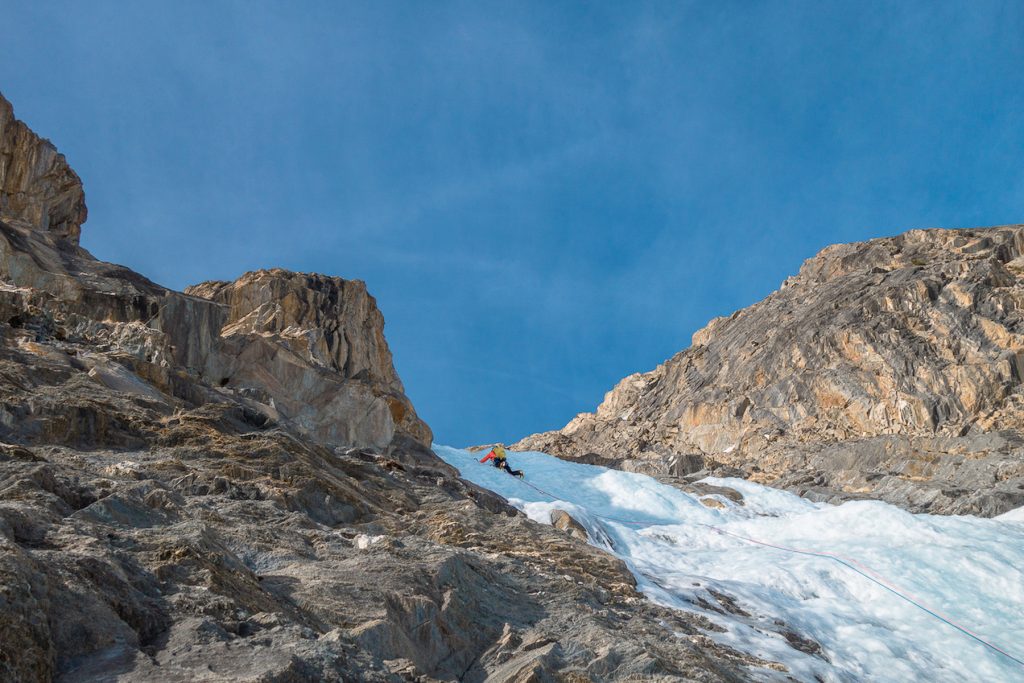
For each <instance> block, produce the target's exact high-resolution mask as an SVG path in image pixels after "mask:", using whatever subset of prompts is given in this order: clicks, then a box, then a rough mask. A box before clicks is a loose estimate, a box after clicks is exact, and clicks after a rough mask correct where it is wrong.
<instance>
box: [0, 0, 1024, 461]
mask: <svg viewBox="0 0 1024 683" xmlns="http://www.w3.org/2000/svg"><path fill="white" fill-rule="evenodd" d="M1022 8H1024V5H1022V4H1021V3H1019V2H1006V3H1001V2H983V1H972V2H953V3H943V2H921V3H917V2H910V1H899V2H889V3H873V2H810V1H806V2H788V3H787V2H736V3H732V2H722V1H714V2H711V1H706V2H692V3H691V2H665V3H642V2H633V1H630V2H621V1H618V0H616V1H614V2H605V3H600V2H593V3H592V2H586V3H585V2H579V3H558V2H536V3H531V2H512V1H509V2H503V3H490V2H481V1H473V2H465V3H461V2H453V3H449V2H403V3H386V2H367V3H356V2H346V3H341V2H333V1H332V2H322V3H317V2H280V3H270V2H255V1H247V2H234V3H232V2H142V1H136V0H133V1H130V2H129V1H125V2H113V1H110V0H107V1H103V2H91V3H84V2H68V3H61V2H40V1H38V0H30V1H25V2H15V1H12V0H0V24H2V29H0V33H2V39H0V91H2V92H3V93H4V94H5V95H6V96H7V97H8V99H10V100H11V101H12V102H13V103H14V106H15V111H16V112H17V114H18V116H19V117H20V118H22V119H23V120H25V121H27V122H28V123H29V125H31V126H32V127H33V128H34V129H35V130H36V131H37V132H39V133H40V134H42V135H45V136H47V137H49V138H51V139H52V140H53V141H54V142H55V143H56V144H57V145H58V147H59V148H60V149H61V151H63V152H64V153H65V154H66V155H67V157H68V159H69V160H70V162H71V163H72V165H73V166H74V168H75V169H76V170H77V171H78V172H79V174H80V175H81V176H82V178H83V180H84V182H85V185H86V193H87V201H88V204H89V213H90V218H89V222H88V223H87V224H86V226H85V228H84V231H83V239H82V242H83V245H84V246H86V247H87V248H88V249H90V250H91V251H92V252H93V253H94V254H96V256H98V257H99V258H102V259H104V260H108V261H114V262H118V263H123V264H125V265H128V266H130V267H132V268H134V269H135V270H138V271H140V272H142V273H143V274H145V275H147V276H149V277H150V278H152V279H154V280H156V281H158V282H160V283H162V284H165V285H168V286H171V287H174V288H179V289H180V288H183V287H185V286H186V285H188V284H191V283H194V282H199V281H202V280H207V279H232V278H235V277H237V276H238V275H240V274H241V273H242V272H244V271H246V270H251V269H255V268H264V267H271V266H282V267H285V268H290V269H293V270H300V271H320V272H324V273H329V274H333V275H340V276H342V277H346V278H361V279H363V280H365V281H366V282H367V284H368V285H369V288H370V291H371V292H372V293H373V294H374V295H376V297H377V300H378V303H379V304H380V306H381V308H382V310H383V311H384V315H385V318H386V320H387V327H386V334H387V337H388V340H389V342H390V344H391V348H392V351H393V352H394V356H395V363H396V365H397V368H398V371H399V373H400V375H401V376H402V378H403V380H404V381H405V384H406V389H407V392H408V393H409V395H410V397H411V398H412V400H413V402H414V403H415V405H416V407H417V409H418V411H419V412H420V414H421V415H422V416H423V417H425V419H426V420H427V421H428V422H429V423H430V425H431V426H432V427H433V428H434V431H435V433H436V435H437V441H438V442H441V443H450V444H454V445H463V444H471V443H479V442H487V441H494V440H503V441H513V440H515V439H517V438H519V437H521V436H524V435H526V434H529V433H532V432H535V431H540V430H544V429H552V428H557V427H561V426H562V425H564V424H565V423H566V422H567V421H568V420H569V419H571V418H572V417H573V416H574V415H575V414H576V413H577V412H580V411H583V410H592V409H593V408H594V407H595V406H596V405H597V404H598V403H599V402H600V400H601V398H602V396H603V394H604V392H605V391H607V390H608V389H610V388H611V387H612V386H613V385H614V384H615V382H617V381H618V380H619V379H621V378H622V377H624V376H625V375H627V374H630V373H633V372H638V371H643V370H648V369H650V368H652V367H653V366H655V365H656V364H658V363H659V362H661V361H663V360H664V359H665V358H667V357H669V356H671V355H672V354H674V353H675V352H677V351H679V350H681V349H683V348H685V347H686V346H688V345H689V343H690V335H691V334H692V333H693V332H694V331H695V330H697V329H699V328H700V327H702V326H703V325H704V324H705V323H706V322H707V321H708V320H709V319H710V318H712V317H714V316H717V315H724V314H729V313H731V312H732V311H734V310H736V309H737V308H740V307H743V306H747V305H749V304H751V303H753V302H755V301H757V300H758V299H761V298H763V297H764V296H766V295H767V294H768V293H770V292H771V291H772V290H774V289H775V288H776V287H777V286H778V285H779V284H780V283H781V282H782V280H783V279H785V278H786V277H787V276H788V275H791V274H793V273H795V272H796V270H797V269H798V268H799V266H800V263H801V262H802V261H803V260H804V259H806V258H808V257H810V256H812V255H813V254H814V253H815V252H816V251H817V250H819V249H820V248H822V247H824V246H826V245H828V244H831V243H835V242H845V241H853V240H861V239H867V238H871V237H877V236H883V235H892V234H896V233H899V232H902V231H904V230H907V229H910V228H919V227H931V226H943V227H966V226H976V225H993V224H999V223H1013V222H1024V39H1022V36H1024V9H1022Z"/></svg>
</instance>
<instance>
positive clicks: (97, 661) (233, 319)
mask: <svg viewBox="0 0 1024 683" xmlns="http://www.w3.org/2000/svg"><path fill="white" fill-rule="evenodd" d="M9 111H10V107H9V105H8V104H7V102H6V101H4V100H3V99H2V98H0V112H9ZM6 116H7V118H6V119H4V124H3V125H4V131H5V133H4V136H5V137H4V140H5V141H6V140H7V139H8V137H7V136H8V135H9V133H7V131H9V130H15V131H18V132H17V134H16V135H14V134H10V135H13V138H12V139H15V140H28V141H29V143H31V144H29V143H25V142H17V144H14V145H13V146H10V147H8V146H7V144H8V143H6V142H5V143H4V144H5V147H4V151H5V154H7V153H8V151H7V150H8V149H10V150H12V151H10V152H9V154H10V157H5V161H4V163H5V164H6V166H5V168H8V169H11V168H14V169H27V168H31V169H37V170H38V169H43V170H44V171H45V172H35V171H33V172H32V173H29V174H28V175H24V174H23V173H22V172H21V171H18V173H17V174H15V175H16V176H17V179H16V180H11V181H10V183H11V184H8V181H7V180H5V181H4V183H3V184H0V188H2V196H0V202H2V206H4V207H6V208H5V209H4V213H3V214H2V215H0V680H12V681H23V682H34V681H51V680H56V681H68V682H70V681H75V682H76V683H81V682H89V681H96V682H98V681H104V682H106V681H147V682H150V681H156V682H159V681H167V682H170V681H225V680H232V681H263V682H270V681H278V682H285V681H356V680H358V681H402V680H414V681H432V680H446V681H454V680H462V681H482V680H485V679H487V680H500V681H521V682H523V683H525V682H527V681H555V680H563V681H570V680H619V679H630V680H636V679H639V678H643V679H644V680H652V681H658V680H664V681H668V680H682V679H685V680H694V681H738V680H743V679H745V678H747V675H746V674H747V673H748V672H749V671H750V670H751V669H750V667H756V668H757V669H758V670H763V669H764V668H765V667H768V668H774V669H775V670H781V667H780V666H779V665H778V664H775V663H772V662H765V661H760V660H757V659H756V658H753V657H750V656H747V655H742V654H740V653H737V652H735V651H733V650H730V649H729V648H726V647H723V646H720V645H716V644H714V643H713V642H712V641H710V640H709V639H708V637H707V636H706V635H705V634H706V633H707V632H708V631H711V630H715V629H716V628H717V627H716V626H714V625H713V624H712V623H711V622H709V621H708V620H706V619H704V618H702V617H700V616H698V615H694V614H687V613H682V612H676V611H672V610H667V609H663V608H660V607H657V606H655V605H653V604H651V603H650V602H648V601H646V600H645V599H643V598H642V597H641V596H640V595H639V594H637V593H636V590H635V583H634V579H633V576H632V575H631V574H630V572H629V570H628V569H627V568H626V567H625V566H624V565H623V563H621V562H620V561H618V560H616V559H615V558H613V557H612V556H610V555H608V554H605V553H603V552H601V551H599V550H597V549H596V548H594V547H592V546H590V545H588V544H586V543H585V542H583V541H581V540H579V539H575V538H572V537H571V536H569V535H567V534H565V533H563V532H561V531H559V530H557V529H554V528H552V527H548V526H543V525H538V524H535V523H533V522H530V521H528V520H527V519H526V518H525V517H524V516H523V515H521V514H520V513H518V512H517V511H516V510H515V509H513V508H511V507H509V506H508V504H507V503H506V502H505V501H504V500H502V499H500V498H498V497H497V496H495V495H494V494H491V493H489V492H487V491H484V490H482V489H479V488H477V487H475V486H473V485H471V484H468V483H467V482H465V481H463V480H461V479H460V478H459V477H458V476H456V472H455V471H454V470H453V469H452V468H451V467H449V466H448V465H446V464H445V463H443V462H442V461H441V460H439V459H438V458H437V457H436V456H434V454H433V453H432V452H430V451H429V450H428V449H427V448H426V445H427V444H429V441H430V432H429V429H428V428H427V427H426V426H425V425H424V424H423V423H422V422H421V421H419V419H418V418H417V417H416V415H415V412H414V411H413V409H412V405H411V404H410V403H409V401H408V399H407V398H406V397H405V395H404V393H403V391H402V385H401V383H400V381H399V380H398V377H397V375H396V374H395V371H394V368H393V367H392V365H391V357H390V353H389V352H388V349H387V345H386V343H385V341H384V336H383V319H382V317H381V315H380V313H379V312H378V311H377V309H376V306H375V304H374V302H373V299H372V298H371V297H370V296H369V295H368V294H367V292H366V289H365V286H364V285H363V284H362V283H358V282H352V281H343V280H339V279H336V278H326V277H323V276H316V275H303V274H295V273H287V272H285V271H261V272H257V273H250V274H247V275H245V276H243V277H242V278H240V279H239V280H238V281H236V282H234V283H206V284H203V285H198V286H196V287H194V288H191V289H190V290H189V293H186V294H182V293H178V292H173V291H170V290H167V289H166V288H163V287H160V286H159V285H156V284H155V283H152V282H150V281H149V280H147V279H145V278H144V277H142V276H140V275H137V274H135V273H133V272H131V271H129V270H127V269H125V268H121V267H119V266H114V265H110V264H106V263H102V262H99V261H97V260H95V259H94V258H93V257H92V256H91V255H90V254H89V253H88V252H86V251H85V250H83V249H81V248H80V247H79V246H78V244H77V235H78V232H77V229H78V223H75V220H78V221H79V223H80V220H84V203H81V202H80V195H74V193H73V192H71V193H69V191H68V188H67V187H66V181H67V178H70V177H73V174H71V172H70V171H69V170H68V171H66V172H65V171H61V170H60V168H58V167H55V166H53V165H52V164H53V163H56V162H53V161H52V159H56V158H57V157H52V158H51V161H49V162H46V163H45V164H41V163H40V162H38V161H34V160H33V159H34V157H32V155H33V154H36V153H37V152H38V149H39V147H38V145H39V144H42V143H39V142H38V138H35V137H34V136H32V135H30V133H28V132H27V129H26V128H24V126H23V125H22V124H20V123H17V122H13V119H12V118H11V117H10V115H9V114H7V115H6ZM12 122H13V123H12ZM33 140H34V141H36V142H32V141H33ZM33 145H36V146H33ZM23 155H28V156H29V158H27V159H26V158H22V156H23ZM47 164H51V165H50V166H47ZM60 164H63V160H62V159H61V160H60ZM61 168H66V167H61ZM46 169H49V170H46ZM55 169H56V170H55ZM19 174H21V175H19ZM14 177H15V176H11V175H8V176H5V178H14ZM10 188H14V189H10ZM79 191H80V188H79ZM72 197H77V199H75V200H74V201H68V202H65V199H67V198H72ZM62 198H63V199H62ZM76 202H77V203H76ZM79 204H80V205H81V207H83V208H82V211H81V212H80V213H76V211H75V210H71V209H74V207H75V206H78V205H79ZM65 209H67V210H65ZM8 211H10V212H12V213H8ZM76 217H77V218H76ZM73 219H74V220H73ZM62 226H63V227H62ZM71 226H74V227H73V228H72V227H71ZM310 407H311V408H310Z"/></svg>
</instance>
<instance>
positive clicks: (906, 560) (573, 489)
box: [434, 445, 1024, 681]
mask: <svg viewBox="0 0 1024 683" xmlns="http://www.w3.org/2000/svg"><path fill="white" fill-rule="evenodd" d="M434 451H435V452H436V453H437V454H438V456H440V457H441V458H442V459H444V460H445V461H446V462H448V463H449V464H451V465H453V466H455V467H456V468H458V470H459V471H460V473H461V474H462V476H463V477H464V478H465V479H468V480H470V481H472V482H474V483H476V484H478V485H480V486H483V487H485V488H488V489H491V490H493V491H495V492H497V493H499V494H501V495H502V496H504V497H505V498H506V499H508V500H509V502H510V503H512V504H513V505H514V506H516V507H517V508H519V509H521V510H523V511H524V512H525V513H526V514H527V515H528V516H529V517H530V518H531V519H533V520H536V521H538V522H541V523H545V524H547V523H549V515H550V511H551V510H552V509H555V508H559V509H562V510H565V511H566V512H568V513H569V514H571V515H572V516H573V517H574V518H576V519H577V520H578V521H579V522H580V523H581V524H583V525H584V526H585V527H586V528H587V531H588V533H589V535H590V539H591V542H592V543H594V544H595V545H597V546H599V547H602V548H604V549H606V550H608V551H609V552H612V553H614V554H615V555H617V556H618V557H620V558H622V559H623V560H624V561H625V562H626V563H627V565H628V566H629V567H630V569H631V570H632V572H633V574H634V575H635V576H636V578H637V582H638V586H639V588H640V590H641V591H643V592H644V593H645V594H646V595H647V596H648V597H649V598H650V599H651V600H653V601H655V602H657V603H660V604H662V605H666V606H669V607H673V608H676V609H681V610H687V611H693V612H700V613H701V614H703V615H704V616H706V617H709V618H711V619H712V620H713V621H715V622H716V623H718V624H719V625H721V626H723V627H724V628H725V629H726V632H725V633H708V635H709V636H710V637H712V638H714V639H715V640H716V641H718V642H720V643H722V644H725V645H729V646H732V647H735V648H736V649H739V650H742V651H744V652H748V653H750V654H753V655H756V656H759V657H763V658H765V659H770V660H774V661H778V662H781V663H783V664H785V665H786V666H788V667H789V668H790V675H792V676H793V677H795V678H797V679H799V680H801V681H804V680H806V681H814V680H815V677H816V676H817V677H818V678H820V679H821V680H823V681H864V680H872V681H917V680H928V681H1024V510H1015V511H1012V512H1010V513H1007V514H1006V515H1003V516H1001V517H999V518H996V519H981V518H975V517H946V516H934V515H914V514H910V513H907V512H904V511H903V510H901V509H899V508H897V507H894V506H891V505H888V504H885V503H881V502H875V501H855V502H848V503H845V504H842V505H828V504H823V503H813V502H810V501H808V500H805V499H803V498H800V497H798V496H795V495H793V494H790V493H787V492H785V491H779V490H775V489H771V488H767V487H764V486H759V485H757V484H753V483H750V482H746V481H743V480H740V479H714V478H710V479H706V480H704V481H705V482H706V483H709V484H714V485H717V486H722V487H727V488H731V489H734V490H736V491H738V492H740V493H741V494H742V495H743V499H744V500H743V503H742V504H737V503H734V502H732V501H731V500H729V499H728V498H727V497H724V496H712V498H714V499H715V500H717V501H719V502H720V503H721V504H722V505H724V507H722V508H720V509H716V508H712V507H708V506H706V505H705V504H703V503H702V502H700V500H699V498H698V496H694V495H689V494H687V493H684V492H682V491H680V490H678V489H676V488H673V487H671V486H668V485H665V484H661V483H659V482H658V481H657V480H655V479H653V478H651V477H647V476H644V475H640V474H632V473H628V472H620V471H616V470H609V469H606V468H603V467H596V466H592V465H582V464H576V463H570V462H566V461H562V460H559V459H557V458H554V457H552V456H549V455H546V454H544V453H511V452H510V453H509V463H510V464H511V466H512V467H514V468H516V469H522V470H524V471H525V473H526V478H525V480H519V479H517V478H516V477H512V476H510V475H508V474H507V473H505V472H503V471H501V470H498V469H495V468H494V467H491V466H489V465H483V464H480V463H479V462H478V459H479V458H480V457H481V456H482V454H474V453H470V452H468V451H464V450H461V449H455V448H449V447H445V446H437V445H435V446H434ZM702 497H707V496H702ZM712 592H719V593H724V594H727V595H728V596H731V597H732V598H734V599H735V600H736V604H737V606H738V607H740V608H742V610H744V611H745V612H747V613H749V615H750V616H746V617H745V616H741V615H733V614H728V613H727V614H725V615H721V614H718V613H716V612H712V611H709V610H706V609H703V608H701V607H698V606H697V604H696V603H697V602H698V600H701V599H703V600H704V601H706V602H709V603H711V604H713V605H714V604H716V599H715V598H714V596H713V594H712ZM777 620H781V621H783V622H785V627H783V626H780V625H779V624H777V623H776V621H777ZM787 628H788V629H789V630H790V631H792V632H795V633H797V634H799V635H801V636H803V637H805V638H809V639H811V640H813V641H815V642H816V643H818V644H820V646H821V651H820V652H819V653H817V654H811V653H805V652H802V651H800V650H798V649H795V648H794V647H792V646H790V644H789V643H788V642H787V640H786V639H785V637H784V635H783V633H784V632H785V631H786V629H787ZM666 636H671V633H670V632H666ZM805 649H813V647H812V648H805ZM757 675H758V676H760V677H762V678H763V680H783V679H784V678H785V675H782V674H780V673H779V672H775V671H771V670H768V669H764V670H759V671H758V672H757Z"/></svg>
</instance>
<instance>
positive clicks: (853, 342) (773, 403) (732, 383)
mask: <svg viewBox="0 0 1024 683" xmlns="http://www.w3.org/2000/svg"><path fill="white" fill-rule="evenodd" d="M1022 254H1024V226H1016V225H1015V226H1005V227H999V228H989V229H977V230H913V231H910V232H908V233H905V234H903V235H899V236H898V237H893V238H887V239H878V240H872V241H869V242H864V243H859V244H848V245H837V246H832V247H829V248H827V249H825V250H823V251H822V252H821V253H819V254H818V255H817V256H815V257H814V258H812V259H810V260H808V261H807V262H805V263H804V265H803V267H802V268H801V269H800V272H799V273H798V274H797V275H796V276H794V277H791V278H790V279H788V280H786V282H784V283H783V285H782V287H781V288H780V289H779V290H778V291H777V292H775V293H773V294H772V295H770V296H769V297H768V298H766V299H765V300H763V301H761V302H759V303H757V304H755V305H753V306H751V307H749V308H746V309H743V310H740V311H737V312H736V313H734V314H732V315H731V316H729V317H728V318H718V319H715V320H712V321H711V322H710V323H709V324H708V325H707V326H706V327H705V328H704V329H702V330H700V331H699V332H697V333H696V334H694V336H693V343H692V346H691V347H690V348H688V349H686V350H684V351H682V352H680V353H678V354H677V355H675V356H674V357H672V358H671V359H669V360H667V361H666V362H665V363H663V364H662V365H660V366H658V367H657V368H655V369H654V370H652V371H650V372H646V373H640V374H636V375H631V376H629V377H627V378H625V379H624V380H622V381H621V382H620V383H619V384H618V385H617V386H616V387H615V388H614V389H613V390H612V391H610V392H609V393H608V394H607V395H606V396H605V398H604V401H603V402H602V403H601V405H600V406H599V407H598V408H597V410H596V412H594V413H586V414H581V415H579V416H577V417H576V418H575V419H574V420H572V421H571V422H570V423H569V424H568V425H566V427H565V428H563V429H561V430H559V431H556V432H549V433H545V434H537V435H534V436H531V437H528V438H526V439H524V440H522V441H520V442H519V443H518V444H516V445H515V446H514V448H516V449H520V450H527V449H536V450H544V451H547V452H551V453H555V454H559V455H562V456H564V457H569V458H586V459H589V460H591V461H593V462H603V463H606V464H613V465H616V466H618V467H624V468H627V469H637V470H642V471H648V472H651V473H655V474H661V475H669V476H671V475H675V476H686V475H694V474H695V473H699V474H696V475H695V476H700V474H705V473H710V472H718V473H723V474H737V475H740V476H744V477H748V478H751V479H754V480H756V481H759V482H762V483H769V484H772V485H776V486H783V487H788V488H792V489H795V490H797V491H799V492H801V493H803V494H806V495H810V496H814V497H818V498H823V499H842V498H849V497H856V496H860V495H866V496H871V497H878V498H882V499H885V500H887V501H889V502H892V503H895V504H898V505H902V506H904V507H906V508H908V509H910V510H914V511H925V510H927V511H929V512H937V513H973V514H981V515H994V514H999V513H1001V512H1004V511H1006V510H1009V509H1011V508H1014V507H1017V506H1020V505H1024V431H1022V429H1024V391H1022V385H1021V382H1022V378H1024V256H1022ZM689 478H691V479H692V478H693V476H691V477H689Z"/></svg>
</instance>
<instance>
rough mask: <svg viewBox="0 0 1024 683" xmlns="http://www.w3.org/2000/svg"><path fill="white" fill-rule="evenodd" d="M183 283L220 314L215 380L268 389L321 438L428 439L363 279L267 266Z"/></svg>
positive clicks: (370, 441)
mask: <svg viewBox="0 0 1024 683" xmlns="http://www.w3.org/2000/svg"><path fill="white" fill-rule="evenodd" d="M185 291H186V293H187V294H190V295H193V296H197V297H202V298H204V299H209V300H211V301H214V302H216V303H218V304H220V305H222V306H223V307H224V310H225V312H226V315H227V318H226V320H225V324H224V327H223V328H222V329H221V333H220V347H219V349H220V351H221V353H219V354H217V355H215V356H212V357H211V359H210V362H208V364H207V367H206V368H205V373H206V374H207V376H208V377H210V378H213V379H217V381H218V383H219V384H220V385H222V386H225V387H232V388H238V389H240V390H245V389H255V390H258V391H264V392H266V393H267V394H268V395H269V396H271V397H273V398H274V401H275V406H276V408H277V410H279V411H283V412H284V413H286V414H288V415H290V416H291V417H292V419H293V420H295V422H296V423H297V424H298V425H300V426H301V428H302V429H304V430H305V431H307V432H309V433H311V434H314V435H315V436H317V437H318V438H320V439H323V440H325V441H328V442H333V443H345V444H358V445H372V446H376V447H384V446H387V445H388V444H389V443H390V442H391V439H392V438H393V436H394V434H395V432H396V431H399V432H404V433H405V434H407V435H408V436H410V437H412V438H413V439H414V440H415V441H416V442H418V443H419V444H421V445H423V446H427V447H429V446H430V442H431V439H432V437H431V433H430V428H429V427H427V425H426V424H425V423H423V421H421V420H420V419H419V418H418V417H417V416H416V412H415V410H414V409H413V407H412V403H410V402H409V399H408V398H406V396H405V390H404V389H403V387H402V382H401V380H399V378H398V375H397V374H396V373H395V368H394V365H393V364H392V360H391V351H390V350H389V349H388V345H387V341H385V339H384V316H383V315H381V313H380V311H379V310H378V308H377V304H376V301H374V299H373V297H372V296H370V294H369V293H368V292H367V291H366V285H365V284H364V283H363V282H361V281H359V280H343V279H341V278H337V277H328V276H324V275H317V274H308V273H292V272H289V271H286V270H281V269H274V270H261V271H258V272H254V273H247V274H245V275H243V276H242V277H240V278H239V279H238V280H236V281H235V282H231V283H228V282H206V283H203V284H200V285H195V286H193V287H189V288H188V289H186V290H185ZM218 378H219V379H218Z"/></svg>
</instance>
